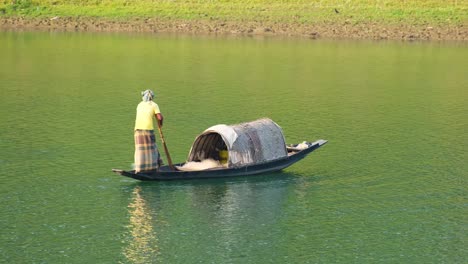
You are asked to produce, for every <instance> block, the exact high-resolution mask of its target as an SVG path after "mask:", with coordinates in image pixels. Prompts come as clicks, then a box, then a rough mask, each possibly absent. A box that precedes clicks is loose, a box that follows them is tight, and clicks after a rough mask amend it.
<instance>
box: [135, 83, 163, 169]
mask: <svg viewBox="0 0 468 264" xmlns="http://www.w3.org/2000/svg"><path fill="white" fill-rule="evenodd" d="M141 95H142V96H143V97H142V101H141V102H140V103H139V104H138V106H137V111H136V120H135V172H136V173H138V172H144V171H154V170H157V169H158V168H159V166H160V165H161V163H162V161H161V156H160V154H159V151H158V148H157V146H156V140H155V135H154V125H153V116H154V117H156V120H157V122H158V124H159V125H160V126H162V124H163V119H164V118H163V116H162V114H161V112H160V111H159V106H158V105H157V104H156V103H155V102H153V98H154V93H153V91H151V90H146V91H143V92H141Z"/></svg>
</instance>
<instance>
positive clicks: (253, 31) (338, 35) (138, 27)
mask: <svg viewBox="0 0 468 264" xmlns="http://www.w3.org/2000/svg"><path fill="white" fill-rule="evenodd" d="M0 30H14V31H16V30H18V31H20V30H32V31H66V32H141V33H181V34H204V35H206V34H209V35H237V36H243V35H247V36H248V35H260V36H262V35H264V36H288V37H308V38H311V39H350V40H365V39H366V40H401V41H467V40H468V27H467V26H466V25H463V24H456V25H430V24H422V25H408V24H381V23H374V22H361V23H354V22H353V23H351V22H348V21H344V22H332V23H328V22H320V23H284V22H258V21H245V22H233V21H223V20H182V19H159V18H138V17H136V18H129V19H125V20H123V19H103V18H94V17H59V16H54V17H41V18H32V17H22V16H0Z"/></svg>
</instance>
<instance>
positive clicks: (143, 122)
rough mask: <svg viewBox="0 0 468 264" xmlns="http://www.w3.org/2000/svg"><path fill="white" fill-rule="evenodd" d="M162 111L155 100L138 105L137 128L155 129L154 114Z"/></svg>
mask: <svg viewBox="0 0 468 264" xmlns="http://www.w3.org/2000/svg"><path fill="white" fill-rule="evenodd" d="M158 113H161V112H160V111H159V106H158V105H157V104H156V103H155V102H153V101H148V102H141V103H139V104H138V106H137V113H136V120H135V129H143V130H154V126H153V116H154V115H155V114H158Z"/></svg>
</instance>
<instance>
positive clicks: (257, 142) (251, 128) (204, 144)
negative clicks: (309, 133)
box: [187, 118, 287, 167]
mask: <svg viewBox="0 0 468 264" xmlns="http://www.w3.org/2000/svg"><path fill="white" fill-rule="evenodd" d="M220 151H227V153H228V158H227V166H228V167H236V166H243V165H248V164H258V163H262V162H266V161H270V160H275V159H278V158H282V157H285V156H287V150H286V142H285V140H284V135H283V131H282V129H281V127H280V126H278V125H277V124H276V123H275V122H273V121H272V120H271V119H269V118H262V119H258V120H255V121H252V122H247V123H241V124H236V125H216V126H212V127H210V128H208V129H207V130H205V131H204V132H203V133H202V134H200V135H199V136H198V137H197V138H196V139H195V141H194V143H193V145H192V148H191V149H190V153H189V156H188V160H187V161H188V162H190V161H203V160H205V159H214V160H219V159H220V156H219V155H220Z"/></svg>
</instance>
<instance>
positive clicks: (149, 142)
mask: <svg viewBox="0 0 468 264" xmlns="http://www.w3.org/2000/svg"><path fill="white" fill-rule="evenodd" d="M159 158H160V156H159V151H158V147H157V146H156V141H155V136H154V131H153V130H140V129H137V130H135V171H136V172H140V171H150V170H157V169H158V168H159V164H158V161H159Z"/></svg>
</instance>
